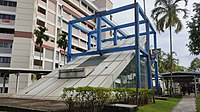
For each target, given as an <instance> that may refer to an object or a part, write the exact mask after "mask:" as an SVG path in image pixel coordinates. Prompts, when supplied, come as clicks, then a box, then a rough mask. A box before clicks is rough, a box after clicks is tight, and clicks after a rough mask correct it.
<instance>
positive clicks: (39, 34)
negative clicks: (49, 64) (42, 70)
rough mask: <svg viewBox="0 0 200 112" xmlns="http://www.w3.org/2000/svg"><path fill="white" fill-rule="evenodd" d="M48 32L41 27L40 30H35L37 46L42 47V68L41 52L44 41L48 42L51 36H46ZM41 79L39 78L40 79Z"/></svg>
mask: <svg viewBox="0 0 200 112" xmlns="http://www.w3.org/2000/svg"><path fill="white" fill-rule="evenodd" d="M46 31H47V28H46V27H42V26H39V27H38V29H34V34H35V36H36V37H37V38H36V41H35V44H36V45H39V46H40V66H39V67H41V66H42V61H41V51H42V45H43V41H48V40H49V36H47V35H45V34H44V33H45V32H46ZM39 78H40V77H37V79H39Z"/></svg>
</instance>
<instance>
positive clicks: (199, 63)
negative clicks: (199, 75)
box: [188, 58, 200, 72]
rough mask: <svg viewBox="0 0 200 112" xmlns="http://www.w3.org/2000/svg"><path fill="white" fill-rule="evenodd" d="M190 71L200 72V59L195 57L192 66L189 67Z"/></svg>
mask: <svg viewBox="0 0 200 112" xmlns="http://www.w3.org/2000/svg"><path fill="white" fill-rule="evenodd" d="M188 70H189V71H192V72H198V71H199V70H200V59H199V58H195V59H193V60H192V62H191V63H190V67H189V68H188ZM199 72H200V71H199Z"/></svg>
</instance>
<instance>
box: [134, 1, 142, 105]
mask: <svg viewBox="0 0 200 112" xmlns="http://www.w3.org/2000/svg"><path fill="white" fill-rule="evenodd" d="M134 5H135V35H136V36H135V44H136V105H138V88H141V77H140V47H139V8H138V4H137V2H136V0H134Z"/></svg>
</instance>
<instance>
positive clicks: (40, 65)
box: [39, 46, 42, 69]
mask: <svg viewBox="0 0 200 112" xmlns="http://www.w3.org/2000/svg"><path fill="white" fill-rule="evenodd" d="M41 49H42V46H40V64H39V69H41V67H42V59H41V58H42V56H41V51H42V50H41Z"/></svg>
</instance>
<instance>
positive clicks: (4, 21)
mask: <svg viewBox="0 0 200 112" xmlns="http://www.w3.org/2000/svg"><path fill="white" fill-rule="evenodd" d="M0 25H10V26H14V25H15V21H14V20H7V19H0Z"/></svg>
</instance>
